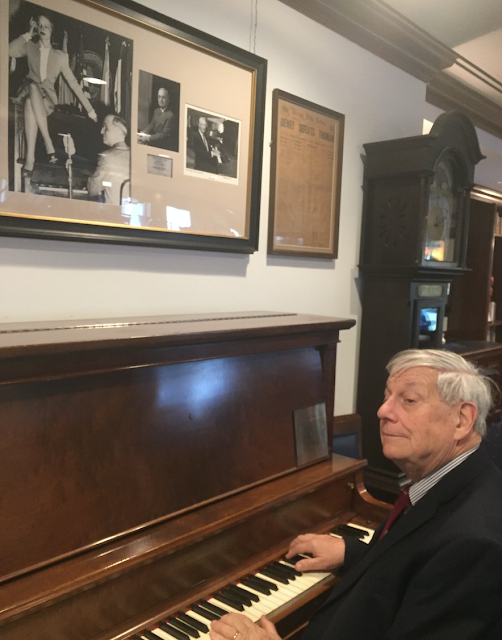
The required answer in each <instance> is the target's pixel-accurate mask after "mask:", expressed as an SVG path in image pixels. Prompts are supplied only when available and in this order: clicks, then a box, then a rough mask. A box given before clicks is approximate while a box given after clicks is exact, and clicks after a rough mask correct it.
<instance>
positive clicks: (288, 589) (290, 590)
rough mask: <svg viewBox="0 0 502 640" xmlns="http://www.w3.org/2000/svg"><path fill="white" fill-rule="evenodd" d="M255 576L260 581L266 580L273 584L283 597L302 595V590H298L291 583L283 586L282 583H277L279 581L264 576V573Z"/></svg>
mask: <svg viewBox="0 0 502 640" xmlns="http://www.w3.org/2000/svg"><path fill="white" fill-rule="evenodd" d="M256 575H257V576H258V578H261V579H262V580H268V581H269V582H272V583H273V584H275V585H276V586H277V589H278V591H279V593H283V594H285V595H291V597H292V598H294V597H295V596H297V595H299V594H300V593H302V589H300V588H299V587H295V586H294V584H293V583H292V582H288V584H283V583H282V582H279V580H275V579H274V578H271V577H270V576H266V575H265V574H264V573H257V574H256ZM276 593H277V592H276Z"/></svg>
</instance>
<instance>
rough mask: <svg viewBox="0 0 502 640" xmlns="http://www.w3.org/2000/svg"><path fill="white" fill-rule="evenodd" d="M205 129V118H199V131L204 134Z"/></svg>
mask: <svg viewBox="0 0 502 640" xmlns="http://www.w3.org/2000/svg"><path fill="white" fill-rule="evenodd" d="M206 129H207V120H206V119H205V118H199V130H200V131H201V132H202V133H205V131H206Z"/></svg>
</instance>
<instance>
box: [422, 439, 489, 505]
mask: <svg viewBox="0 0 502 640" xmlns="http://www.w3.org/2000/svg"><path fill="white" fill-rule="evenodd" d="M477 449H479V444H478V445H476V446H475V447H473V448H472V449H469V451H465V452H464V453H462V454H461V455H459V456H458V457H457V458H453V460H450V462H448V463H446V464H445V465H444V466H443V467H441V468H440V469H438V470H437V471H433V472H432V473H429V475H428V476H425V478H422V479H421V480H419V481H418V482H415V484H412V485H411V486H410V501H411V504H412V505H415V504H416V503H417V502H418V501H419V500H420V499H421V498H423V497H424V496H425V494H426V493H427V491H429V489H432V487H433V486H434V485H435V484H437V483H438V482H439V481H440V480H441V478H443V477H444V476H445V475H446V474H447V473H450V471H452V470H453V469H455V467H458V465H459V464H462V462H464V460H466V459H467V458H468V457H469V456H470V455H471V454H473V453H474V452H475V451H476V450H477Z"/></svg>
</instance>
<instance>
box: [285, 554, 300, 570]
mask: <svg viewBox="0 0 502 640" xmlns="http://www.w3.org/2000/svg"><path fill="white" fill-rule="evenodd" d="M283 560H284V562H288V563H289V564H290V565H291V566H293V567H294V566H295V564H296V563H297V562H300V560H305V558H304V556H298V555H296V556H293V557H292V558H286V557H284V558H283Z"/></svg>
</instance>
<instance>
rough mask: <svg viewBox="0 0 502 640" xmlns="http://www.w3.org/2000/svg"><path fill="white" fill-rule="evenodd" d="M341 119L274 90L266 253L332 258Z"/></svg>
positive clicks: (336, 223)
mask: <svg viewBox="0 0 502 640" xmlns="http://www.w3.org/2000/svg"><path fill="white" fill-rule="evenodd" d="M344 119H345V116H343V115H342V114H341V113H337V112H336V111H332V110H331V109H326V108H324V107H321V106H319V105H316V104H314V103H312V102H309V101H307V100H303V99H302V98H298V97H297V96H293V95H291V94H289V93H285V92H284V91H280V90H279V89H275V90H274V92H273V112H272V158H271V172H270V214H269V233H268V253H270V254H278V255H289V256H291V255H295V256H308V257H316V258H331V259H332V258H336V257H337V254H338V227H339V216H340V186H341V177H342V151H343V131H344Z"/></svg>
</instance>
